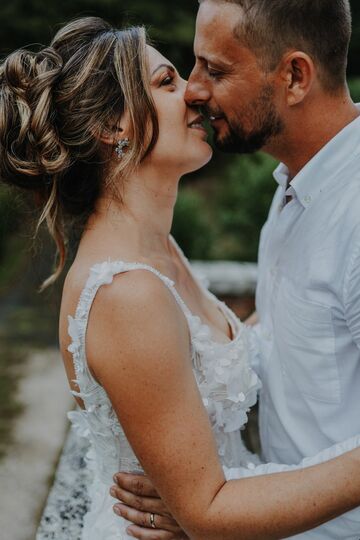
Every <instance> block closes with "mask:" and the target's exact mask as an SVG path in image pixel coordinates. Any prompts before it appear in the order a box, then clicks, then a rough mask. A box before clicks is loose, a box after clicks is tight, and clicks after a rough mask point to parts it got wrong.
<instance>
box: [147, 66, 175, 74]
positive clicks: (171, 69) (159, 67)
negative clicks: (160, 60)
mask: <svg viewBox="0 0 360 540" xmlns="http://www.w3.org/2000/svg"><path fill="white" fill-rule="evenodd" d="M162 68H167V69H168V70H169V71H171V72H172V73H175V68H174V66H172V65H170V64H160V65H159V66H157V67H156V68H155V69H154V71H153V72H152V74H151V77H153V76H154V75H155V73H156V72H157V71H159V69H162Z"/></svg>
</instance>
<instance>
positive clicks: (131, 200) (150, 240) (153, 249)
mask: <svg viewBox="0 0 360 540" xmlns="http://www.w3.org/2000/svg"><path fill="white" fill-rule="evenodd" d="M179 180H180V178H178V177H176V176H175V175H171V174H170V172H168V173H167V174H164V172H162V174H161V176H160V175H159V172H158V171H157V172H155V171H152V170H151V169H150V168H147V169H146V170H139V171H137V172H136V173H135V174H133V175H132V176H131V177H129V178H127V179H126V180H125V182H122V183H121V184H120V194H121V202H119V201H117V200H115V199H114V198H113V197H112V196H110V194H105V195H104V196H103V197H101V198H100V199H99V200H98V203H97V206H96V210H95V213H94V215H93V216H92V218H91V219H90V222H89V228H92V226H93V225H96V227H97V228H102V229H106V231H107V233H110V234H114V235H117V234H118V233H119V234H120V233H121V237H122V238H126V239H127V241H128V242H129V243H130V244H131V245H132V246H133V247H135V248H136V247H137V248H138V249H139V250H140V251H141V252H142V253H149V254H150V253H151V254H152V255H154V254H157V253H158V254H161V253H163V252H164V250H166V251H167V250H168V245H169V244H168V238H169V234H170V230H171V227H172V222H173V216H174V207H175V203H176V199H177V192H178V183H179Z"/></svg>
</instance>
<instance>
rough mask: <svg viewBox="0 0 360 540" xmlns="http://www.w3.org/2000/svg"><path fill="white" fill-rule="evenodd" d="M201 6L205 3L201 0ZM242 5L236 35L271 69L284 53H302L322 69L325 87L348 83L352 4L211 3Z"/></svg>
mask: <svg viewBox="0 0 360 540" xmlns="http://www.w3.org/2000/svg"><path fill="white" fill-rule="evenodd" d="M199 1H200V3H201V2H202V1H203V0H199ZM211 1H214V2H218V1H221V2H230V3H233V4H237V5H239V6H240V8H241V9H242V12H243V17H242V19H241V22H240V23H239V26H238V27H237V29H236V37H237V38H239V39H240V40H241V41H242V42H243V43H244V44H245V45H246V46H247V47H248V48H250V49H251V50H254V51H255V52H256V54H257V55H258V56H259V61H260V63H261V65H262V66H263V67H264V68H265V69H268V70H270V71H273V70H274V69H275V68H276V66H277V65H278V63H279V61H280V59H281V58H282V56H283V54H284V53H285V51H286V50H289V49H296V50H302V51H303V52H305V53H307V54H309V56H311V57H312V58H313V60H314V62H315V64H316V65H317V66H318V69H319V76H320V80H321V82H322V85H323V87H324V89H326V90H328V91H330V92H336V90H339V88H341V87H343V86H344V84H345V82H346V67H347V55H348V49H349V42H350V38H351V10H350V2H349V0H211Z"/></svg>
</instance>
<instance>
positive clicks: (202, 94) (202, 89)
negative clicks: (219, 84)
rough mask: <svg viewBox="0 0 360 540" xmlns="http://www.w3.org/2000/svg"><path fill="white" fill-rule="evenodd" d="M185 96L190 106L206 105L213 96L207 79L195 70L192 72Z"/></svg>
mask: <svg viewBox="0 0 360 540" xmlns="http://www.w3.org/2000/svg"><path fill="white" fill-rule="evenodd" d="M184 97H185V101H186V103H187V104H188V105H190V106H194V105H205V103H207V102H208V101H209V100H210V98H211V92H210V90H209V88H208V86H207V84H206V81H204V80H203V79H202V78H200V77H198V76H197V74H196V72H194V71H193V72H192V73H191V74H190V77H189V80H188V83H187V87H186V90H185V96H184Z"/></svg>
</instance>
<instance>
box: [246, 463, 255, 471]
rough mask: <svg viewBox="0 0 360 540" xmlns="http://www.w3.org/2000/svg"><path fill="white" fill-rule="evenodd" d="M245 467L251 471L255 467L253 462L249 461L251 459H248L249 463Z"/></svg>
mask: <svg viewBox="0 0 360 540" xmlns="http://www.w3.org/2000/svg"><path fill="white" fill-rule="evenodd" d="M247 468H248V469H250V470H251V471H253V470H254V469H256V467H255V464H254V463H251V461H249V463H248V464H247Z"/></svg>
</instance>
